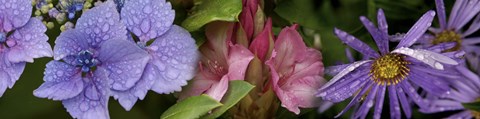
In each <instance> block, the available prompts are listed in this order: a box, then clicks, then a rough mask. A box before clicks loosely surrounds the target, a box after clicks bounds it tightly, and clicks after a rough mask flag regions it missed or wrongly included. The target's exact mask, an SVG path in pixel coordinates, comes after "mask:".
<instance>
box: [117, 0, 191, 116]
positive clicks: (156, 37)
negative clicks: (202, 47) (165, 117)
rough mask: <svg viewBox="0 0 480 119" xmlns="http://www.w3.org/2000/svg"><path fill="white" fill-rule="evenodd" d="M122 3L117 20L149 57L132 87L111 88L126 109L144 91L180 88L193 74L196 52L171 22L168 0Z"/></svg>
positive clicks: (159, 91) (137, 0) (163, 92)
mask: <svg viewBox="0 0 480 119" xmlns="http://www.w3.org/2000/svg"><path fill="white" fill-rule="evenodd" d="M123 2H124V3H125V4H123V5H124V6H123V7H122V8H121V12H120V15H121V21H122V22H123V23H124V24H125V25H126V27H127V29H128V30H129V31H131V32H132V33H133V34H132V35H134V36H137V37H138V38H139V39H138V40H136V41H134V40H133V39H131V41H133V42H136V43H137V45H138V46H139V47H140V48H142V49H143V50H145V51H147V52H148V54H149V56H150V57H151V59H150V60H149V61H148V64H147V66H146V67H145V71H144V72H143V75H142V77H141V78H140V80H139V81H138V82H137V83H136V84H135V85H134V86H133V87H132V88H130V89H128V90H113V91H112V95H113V97H114V98H115V99H118V101H119V102H120V104H121V105H122V106H123V107H124V108H125V109H126V110H130V109H131V108H132V107H133V105H134V104H135V102H136V101H137V100H138V99H140V100H142V99H143V98H144V97H145V95H146V94H147V92H148V90H153V91H155V92H157V93H161V94H168V93H172V92H174V91H181V90H182V86H185V85H187V81H188V80H190V79H192V78H193V77H194V76H195V73H196V66H197V63H198V59H199V53H198V51H197V46H196V44H195V40H194V39H193V38H192V37H191V36H190V33H189V32H187V31H186V30H184V29H183V28H181V27H180V26H176V25H173V20H174V18H175V11H173V10H172V6H171V5H170V3H169V2H166V1H165V0H125V1H123ZM123 2H122V3H123ZM117 7H118V6H117ZM150 42H151V43H150Z"/></svg>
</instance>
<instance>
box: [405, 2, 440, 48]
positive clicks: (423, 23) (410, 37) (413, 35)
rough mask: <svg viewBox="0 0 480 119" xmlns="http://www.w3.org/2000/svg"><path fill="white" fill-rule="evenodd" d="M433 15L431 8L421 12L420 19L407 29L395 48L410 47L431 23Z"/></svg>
mask: <svg viewBox="0 0 480 119" xmlns="http://www.w3.org/2000/svg"><path fill="white" fill-rule="evenodd" d="M434 17H435V11H432V10H430V11H428V12H427V13H425V14H423V16H422V17H420V19H419V20H418V21H417V22H416V23H415V24H414V25H413V26H412V28H410V30H408V32H407V34H405V36H404V37H403V39H402V40H401V41H400V43H398V45H397V47H396V48H401V47H410V46H411V45H412V44H413V43H415V42H416V41H417V40H418V39H419V38H420V37H421V36H422V35H423V34H425V31H427V29H428V28H429V27H430V26H431V25H432V20H433V18H434Z"/></svg>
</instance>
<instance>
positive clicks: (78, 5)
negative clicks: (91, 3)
mask: <svg viewBox="0 0 480 119" xmlns="http://www.w3.org/2000/svg"><path fill="white" fill-rule="evenodd" d="M83 3H85V0H60V1H59V3H58V5H57V7H59V8H60V11H61V12H63V13H67V15H68V19H73V18H74V17H75V13H76V12H77V11H80V10H82V9H83Z"/></svg>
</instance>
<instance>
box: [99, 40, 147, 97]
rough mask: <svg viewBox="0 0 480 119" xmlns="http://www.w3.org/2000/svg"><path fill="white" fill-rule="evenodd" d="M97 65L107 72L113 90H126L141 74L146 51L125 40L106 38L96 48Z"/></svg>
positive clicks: (144, 63)
mask: <svg viewBox="0 0 480 119" xmlns="http://www.w3.org/2000/svg"><path fill="white" fill-rule="evenodd" d="M97 58H98V60H99V61H100V63H101V64H100V65H99V67H103V68H105V69H106V70H107V72H108V78H109V79H111V80H112V82H111V84H110V86H111V88H113V89H114V90H121V91H124V90H127V89H129V88H131V87H132V86H134V85H135V83H136V82H137V81H138V80H139V79H140V77H141V76H142V73H143V70H144V69H145V66H146V64H147V62H148V60H149V59H150V57H149V56H148V53H147V52H146V51H144V50H142V49H140V48H139V47H138V46H136V45H135V44H134V43H132V42H130V41H127V40H107V41H105V42H104V43H103V44H102V46H101V48H100V49H99V50H98V57H97Z"/></svg>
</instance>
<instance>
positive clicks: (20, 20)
mask: <svg viewBox="0 0 480 119" xmlns="http://www.w3.org/2000/svg"><path fill="white" fill-rule="evenodd" d="M0 3H1V4H0V16H1V17H0V31H6V32H9V31H12V30H14V29H16V28H20V27H22V26H23V25H25V24H26V23H27V22H28V20H29V19H30V15H31V14H32V1H31V0H0ZM2 26H3V27H2Z"/></svg>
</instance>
